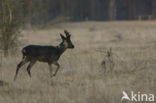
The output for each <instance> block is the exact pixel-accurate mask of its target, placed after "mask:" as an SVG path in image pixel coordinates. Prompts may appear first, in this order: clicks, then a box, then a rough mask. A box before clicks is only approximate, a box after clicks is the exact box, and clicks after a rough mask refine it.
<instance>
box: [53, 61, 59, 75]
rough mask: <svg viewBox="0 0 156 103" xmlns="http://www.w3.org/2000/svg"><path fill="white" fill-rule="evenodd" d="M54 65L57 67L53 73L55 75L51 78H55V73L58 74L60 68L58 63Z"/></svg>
mask: <svg viewBox="0 0 156 103" xmlns="http://www.w3.org/2000/svg"><path fill="white" fill-rule="evenodd" d="M54 65H56V66H57V68H56V71H55V73H54V75H53V76H56V74H57V72H58V70H59V68H60V65H59V63H57V62H56V63H54Z"/></svg>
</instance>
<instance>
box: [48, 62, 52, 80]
mask: <svg viewBox="0 0 156 103" xmlns="http://www.w3.org/2000/svg"><path fill="white" fill-rule="evenodd" d="M48 65H49V72H50V77H52V76H53V75H52V73H53V68H52V65H51V63H48Z"/></svg>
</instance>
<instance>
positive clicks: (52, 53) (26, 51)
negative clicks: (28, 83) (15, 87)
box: [14, 30, 74, 81]
mask: <svg viewBox="0 0 156 103" xmlns="http://www.w3.org/2000/svg"><path fill="white" fill-rule="evenodd" d="M64 33H65V34H66V36H64V35H63V34H61V33H60V36H61V39H62V42H61V43H60V44H59V45H58V46H41V45H28V46H26V47H24V48H23V49H22V54H23V57H22V60H21V61H20V62H19V64H18V65H17V68H16V72H15V76H14V81H15V80H16V78H17V75H18V72H19V69H20V68H21V67H22V66H23V65H25V64H26V63H28V62H30V63H29V65H28V66H27V72H28V75H29V77H30V78H31V72H30V70H31V68H32V66H33V65H34V64H35V63H36V62H37V61H39V62H45V63H48V65H49V71H50V77H53V76H56V74H57V72H58V70H59V68H60V65H59V63H58V60H59V58H60V56H61V55H62V54H63V53H64V52H65V50H66V49H73V48H74V45H73V43H72V41H71V40H70V37H71V34H70V33H69V32H68V31H67V30H64ZM52 64H54V65H55V66H57V68H56V71H55V72H54V74H53V68H52Z"/></svg>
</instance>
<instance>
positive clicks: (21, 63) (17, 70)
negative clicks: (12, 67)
mask: <svg viewBox="0 0 156 103" xmlns="http://www.w3.org/2000/svg"><path fill="white" fill-rule="evenodd" d="M27 62H28V61H27V60H26V58H24V57H23V60H22V61H21V62H20V63H19V64H18V65H17V69H16V73H15V76H14V81H15V80H16V78H17V75H18V72H19V69H20V68H21V67H22V66H23V65H24V64H25V63H27Z"/></svg>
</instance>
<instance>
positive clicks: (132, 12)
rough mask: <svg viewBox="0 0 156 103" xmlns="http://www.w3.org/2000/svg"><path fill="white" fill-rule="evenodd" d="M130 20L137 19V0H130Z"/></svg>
mask: <svg viewBox="0 0 156 103" xmlns="http://www.w3.org/2000/svg"><path fill="white" fill-rule="evenodd" d="M128 19H129V20H134V19H136V0H128Z"/></svg>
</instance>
